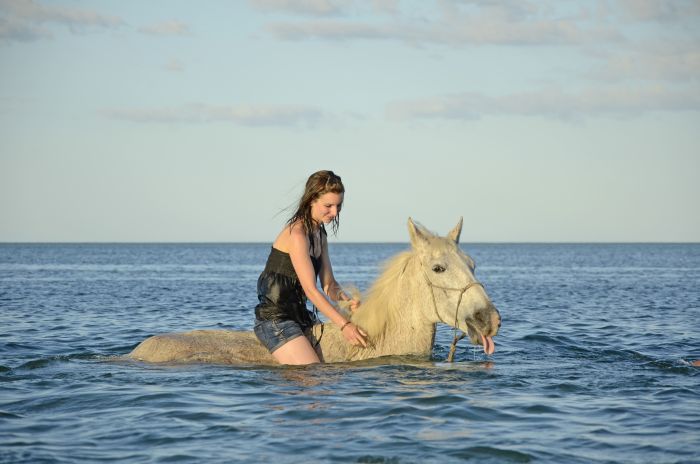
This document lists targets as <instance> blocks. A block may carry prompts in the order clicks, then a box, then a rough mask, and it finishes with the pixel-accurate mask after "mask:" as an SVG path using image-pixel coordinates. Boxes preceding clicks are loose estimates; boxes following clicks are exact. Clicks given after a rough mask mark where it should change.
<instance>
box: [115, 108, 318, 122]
mask: <svg viewBox="0 0 700 464" xmlns="http://www.w3.org/2000/svg"><path fill="white" fill-rule="evenodd" d="M101 113H102V114H103V115H104V116H106V117H109V118H113V119H121V120H126V121H132V122H138V123H182V124H195V123H214V122H230V123H234V124H239V125H243V126H314V125H316V124H318V123H319V122H320V121H321V120H322V119H324V117H325V114H324V112H323V111H322V110H320V109H319V108H316V107H312V106H303V105H230V106H226V105H210V104H205V103H190V104H186V105H181V106H174V107H163V108H111V109H105V110H103V111H101Z"/></svg>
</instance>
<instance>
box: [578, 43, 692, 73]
mask: <svg viewBox="0 0 700 464" xmlns="http://www.w3.org/2000/svg"><path fill="white" fill-rule="evenodd" d="M603 59H604V62H603V64H602V65H601V66H600V67H599V68H598V69H595V70H593V71H592V72H590V73H589V76H590V77H592V78H594V79H600V80H607V81H620V80H651V81H675V82H688V81H698V80H700V46H698V44H697V43H694V42H693V43H685V44H683V43H670V42H665V41H664V42H663V43H662V42H658V41H657V42H655V43H645V44H640V45H638V46H636V47H634V48H630V49H627V50H618V51H617V52H616V53H615V54H608V55H606V56H604V58H603Z"/></svg>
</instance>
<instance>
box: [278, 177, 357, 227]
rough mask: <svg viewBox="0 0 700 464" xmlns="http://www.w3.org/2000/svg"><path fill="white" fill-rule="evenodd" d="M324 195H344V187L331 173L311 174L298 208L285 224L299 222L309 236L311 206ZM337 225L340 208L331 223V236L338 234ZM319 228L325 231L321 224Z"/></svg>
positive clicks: (311, 224) (312, 224) (311, 225)
mask: <svg viewBox="0 0 700 464" xmlns="http://www.w3.org/2000/svg"><path fill="white" fill-rule="evenodd" d="M326 193H337V194H341V193H345V187H344V186H343V181H342V180H341V179H340V176H339V175H337V174H335V173H334V172H333V171H318V172H314V173H313V174H311V175H310V176H309V178H308V180H307V181H306V187H305V188H304V193H303V194H302V196H301V198H300V199H299V206H298V207H297V210H296V212H295V213H294V214H293V215H292V217H291V218H289V220H288V221H287V224H289V225H292V224H294V223H295V222H297V221H299V222H301V223H302V225H303V226H304V230H305V232H306V233H307V234H310V233H311V232H312V231H313V227H314V221H313V219H312V218H311V204H312V203H313V202H314V201H316V200H317V199H318V198H319V197H321V195H325V194H326ZM339 225H340V207H339V208H338V214H337V215H336V216H335V218H333V221H332V222H331V230H332V231H333V235H335V234H336V233H337V232H338V226H339ZM319 226H320V227H321V229H322V230H324V231H325V228H324V226H323V224H320V225H319Z"/></svg>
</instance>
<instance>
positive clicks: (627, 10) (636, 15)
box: [617, 0, 700, 22]
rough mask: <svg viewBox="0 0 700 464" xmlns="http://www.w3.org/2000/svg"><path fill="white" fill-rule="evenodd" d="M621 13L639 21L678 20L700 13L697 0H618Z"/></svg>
mask: <svg viewBox="0 0 700 464" xmlns="http://www.w3.org/2000/svg"><path fill="white" fill-rule="evenodd" d="M617 5H618V6H619V8H620V10H621V13H622V14H623V15H624V16H627V17H628V18H630V19H633V20H638V21H660V22H665V21H677V20H683V19H686V18H688V17H691V16H698V15H700V2H698V1H697V0H673V1H670V0H618V2H617Z"/></svg>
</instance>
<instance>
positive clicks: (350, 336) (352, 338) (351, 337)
mask: <svg viewBox="0 0 700 464" xmlns="http://www.w3.org/2000/svg"><path fill="white" fill-rule="evenodd" d="M340 330H341V332H342V333H343V337H345V340H347V341H348V343H350V344H351V345H354V346H357V345H362V346H363V347H364V348H367V340H365V337H366V336H367V333H365V331H364V330H362V329H361V328H359V327H357V326H356V325H355V324H353V323H352V322H348V323H347V324H345V325H344V326H343V328H342V329H340Z"/></svg>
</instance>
